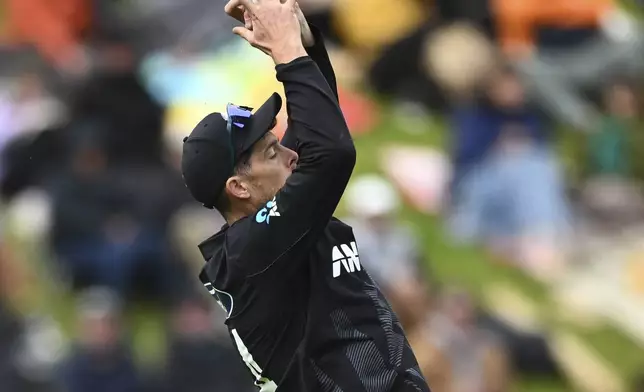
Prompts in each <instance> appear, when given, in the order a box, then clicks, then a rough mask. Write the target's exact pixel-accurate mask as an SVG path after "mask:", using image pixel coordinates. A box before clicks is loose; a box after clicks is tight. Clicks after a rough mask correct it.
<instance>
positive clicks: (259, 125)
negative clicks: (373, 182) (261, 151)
mask: <svg viewBox="0 0 644 392" xmlns="http://www.w3.org/2000/svg"><path fill="white" fill-rule="evenodd" d="M280 110H282V97H280V95H279V94H278V93H273V95H271V97H270V98H268V100H267V101H266V102H264V104H263V105H262V106H260V107H259V109H257V110H256V111H255V112H254V113H253V116H252V117H251V125H250V133H249V134H248V136H247V137H246V140H245V141H244V145H243V146H242V151H240V152H246V151H248V150H250V149H251V148H252V147H253V145H254V144H255V143H257V142H258V141H259V140H260V139H261V138H263V137H264V135H266V134H267V133H268V132H269V131H270V130H271V126H272V125H273V122H274V120H275V117H277V115H278V113H279V112H280Z"/></svg>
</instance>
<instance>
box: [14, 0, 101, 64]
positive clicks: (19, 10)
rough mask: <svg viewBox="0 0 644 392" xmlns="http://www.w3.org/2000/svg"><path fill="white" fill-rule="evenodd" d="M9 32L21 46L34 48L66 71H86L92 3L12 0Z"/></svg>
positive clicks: (64, 0)
mask: <svg viewBox="0 0 644 392" xmlns="http://www.w3.org/2000/svg"><path fill="white" fill-rule="evenodd" d="M6 5H7V13H8V19H7V22H8V23H7V24H8V26H7V27H8V33H9V37H10V38H11V39H12V41H13V42H14V43H16V44H18V45H33V46H35V47H36V48H37V49H38V51H39V52H40V53H41V55H42V56H44V57H46V58H47V59H48V60H49V61H51V62H52V63H54V64H55V65H57V66H58V67H61V68H62V69H65V70H71V71H74V70H79V69H82V68H83V67H84V65H85V63H86V61H87V58H86V56H85V54H84V52H83V50H82V41H83V39H84V38H85V36H86V35H87V33H88V32H89V29H90V27H91V23H92V7H91V1H89V0H60V1H58V2H57V3H56V7H52V6H51V3H50V2H49V1H47V0H9V1H7V2H6Z"/></svg>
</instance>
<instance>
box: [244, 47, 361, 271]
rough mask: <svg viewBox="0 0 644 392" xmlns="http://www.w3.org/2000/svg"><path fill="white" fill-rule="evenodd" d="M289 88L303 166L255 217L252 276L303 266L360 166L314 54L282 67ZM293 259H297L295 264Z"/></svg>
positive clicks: (250, 252)
mask: <svg viewBox="0 0 644 392" xmlns="http://www.w3.org/2000/svg"><path fill="white" fill-rule="evenodd" d="M276 70H277V79H278V80H279V81H280V82H282V83H283V84H284V90H285V94H286V108H287V112H288V116H289V119H290V122H291V124H290V129H289V132H292V133H293V136H294V137H295V138H296V139H297V141H298V152H299V162H298V166H297V168H296V169H295V170H294V172H293V173H292V174H291V176H290V177H289V178H288V180H287V182H286V184H285V186H284V187H283V188H282V189H281V190H280V191H279V192H278V193H277V195H276V196H275V198H274V199H273V200H271V201H269V202H268V203H267V204H266V205H265V206H264V207H263V208H261V209H260V210H259V211H257V212H256V214H255V215H254V216H252V217H250V223H249V224H248V229H247V230H248V232H247V241H248V246H247V251H246V252H245V255H244V256H245V257H244V259H245V260H247V263H245V264H246V265H249V266H251V270H249V271H247V272H248V275H249V276H257V275H259V274H262V273H263V272H266V271H267V270H269V269H280V270H283V269H285V268H286V269H288V268H297V264H298V263H299V264H301V263H303V262H305V260H303V259H305V257H302V256H305V255H306V254H308V252H309V251H310V250H311V247H312V246H313V245H314V244H315V242H316V241H317V239H318V238H319V235H320V234H321V233H322V231H323V230H324V228H325V227H326V225H327V224H328V222H329V220H330V219H331V217H332V215H333V213H334V211H335V209H336V207H337V205H338V202H339V201H340V198H341V197H342V194H343V193H344V189H345V187H346V185H347V183H348V181H349V178H350V177H351V173H352V171H353V167H354V165H355V159H356V152H355V148H354V145H353V141H352V139H351V135H350V133H349V129H348V128H347V124H346V122H345V119H344V116H343V114H342V111H341V110H340V107H339V105H338V99H337V97H336V95H335V93H334V91H333V89H332V88H331V87H330V86H329V83H328V82H327V80H326V79H325V77H324V76H323V74H322V72H321V71H320V68H319V67H318V65H317V64H316V63H315V62H314V61H313V60H312V59H311V57H310V56H306V57H301V58H298V59H296V60H294V61H292V62H291V63H289V64H281V65H278V66H277V67H276ZM290 260H295V262H291V261H290Z"/></svg>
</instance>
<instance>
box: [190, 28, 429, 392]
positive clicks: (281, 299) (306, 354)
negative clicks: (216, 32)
mask: <svg viewBox="0 0 644 392" xmlns="http://www.w3.org/2000/svg"><path fill="white" fill-rule="evenodd" d="M313 30H314V34H315V36H316V45H315V46H314V47H312V48H309V49H307V51H308V54H309V56H307V57H302V58H299V59H296V60H294V61H293V62H291V63H289V64H281V65H278V66H277V67H276V70H277V79H278V80H279V81H280V82H282V83H283V85H284V90H285V95H286V105H287V112H288V118H289V123H288V129H287V132H286V134H285V136H284V138H283V143H284V144H286V145H288V146H289V147H291V148H295V149H296V150H297V152H298V153H299V161H298V166H297V168H296V169H295V170H294V171H293V173H292V174H291V176H290V177H289V178H288V180H287V182H286V185H285V186H284V187H283V188H282V189H281V190H280V191H279V192H278V194H277V195H276V196H275V198H274V199H273V200H271V201H269V202H268V203H267V204H266V205H265V206H264V207H263V208H261V209H260V210H259V211H257V212H256V213H255V214H253V215H252V216H248V217H246V218H244V219H241V220H239V221H237V222H235V223H234V224H232V225H231V226H227V225H226V226H224V227H223V228H222V230H221V231H220V232H218V233H217V234H215V235H214V236H212V237H211V238H209V239H208V240H206V241H204V242H203V243H202V244H200V245H199V247H200V250H201V252H202V254H203V256H204V259H205V260H206V261H207V263H206V266H205V267H204V269H203V271H202V273H201V275H200V278H201V280H202V282H203V283H204V285H205V286H206V288H207V289H208V290H209V291H210V293H211V294H212V295H213V296H214V297H215V298H216V300H217V302H218V303H219V304H220V305H221V306H222V307H223V308H224V309H225V311H226V312H227V320H226V325H227V326H228V329H229V331H230V334H231V338H232V339H233V342H234V344H235V346H236V347H237V349H238V350H239V353H240V356H241V359H242V360H243V361H244V363H245V364H246V366H247V367H248V369H249V370H250V372H251V374H252V376H253V378H254V382H255V385H256V386H258V387H259V388H260V391H265V392H270V391H279V392H314V391H315V392H317V391H320V392H389V391H395V392H402V391H409V392H412V391H413V392H428V391H429V388H428V386H427V384H426V382H425V380H424V379H423V376H422V375H421V373H420V370H419V368H418V364H417V362H416V358H415V357H414V354H413V352H412V350H411V348H410V346H409V343H408V342H407V339H406V337H405V334H404V332H403V330H402V328H401V326H400V324H399V322H398V320H397V318H396V315H395V314H394V312H393V311H392V309H391V307H390V306H389V304H388V302H387V300H386V299H385V297H384V296H383V295H382V293H381V292H380V290H379V289H378V287H377V286H376V284H375V283H374V282H373V280H372V279H371V277H370V276H369V274H368V273H367V271H365V269H364V267H363V266H362V265H361V264H360V250H359V246H358V244H356V240H355V238H354V235H353V231H352V229H351V227H349V226H348V225H346V224H344V223H342V222H341V221H340V220H338V219H336V218H333V213H334V211H335V209H336V207H337V204H338V202H339V201H340V198H341V197H342V194H343V192H344V189H345V187H346V185H347V183H348V181H349V178H350V177H351V173H352V171H353V167H354V164H355V159H356V157H355V148H354V146H353V141H352V139H351V136H350V134H349V130H348V128H347V125H346V122H345V120H344V116H343V114H342V111H341V110H340V107H339V104H338V96H337V87H336V82H335V76H334V74H333V69H332V67H331V63H330V61H329V58H328V55H327V53H326V49H325V48H324V45H323V41H322V37H321V35H320V34H319V32H318V31H317V30H316V29H313Z"/></svg>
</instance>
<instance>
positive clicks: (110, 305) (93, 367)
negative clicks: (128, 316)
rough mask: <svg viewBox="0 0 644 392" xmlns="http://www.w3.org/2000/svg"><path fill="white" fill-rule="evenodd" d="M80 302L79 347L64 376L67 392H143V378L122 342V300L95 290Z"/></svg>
mask: <svg viewBox="0 0 644 392" xmlns="http://www.w3.org/2000/svg"><path fill="white" fill-rule="evenodd" d="M79 302H80V305H79V308H78V321H79V324H78V334H77V336H78V342H77V343H78V346H77V347H76V348H75V349H74V351H73V352H72V354H71V356H70V358H69V360H68V362H67V363H66V365H65V369H64V372H63V373H62V376H63V384H64V386H65V388H66V391H68V392H87V391H94V392H137V391H141V388H142V384H141V380H140V377H139V374H138V372H137V370H136V368H135V366H134V363H133V362H132V358H131V354H130V352H129V350H128V349H127V348H126V346H125V345H124V344H123V343H124V342H123V340H122V331H121V328H122V326H121V309H120V303H119V299H118V298H117V297H116V296H115V294H114V293H113V292H111V291H108V290H105V289H101V288H92V289H90V290H88V291H87V292H86V293H84V294H83V295H81V297H80V301H79Z"/></svg>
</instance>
